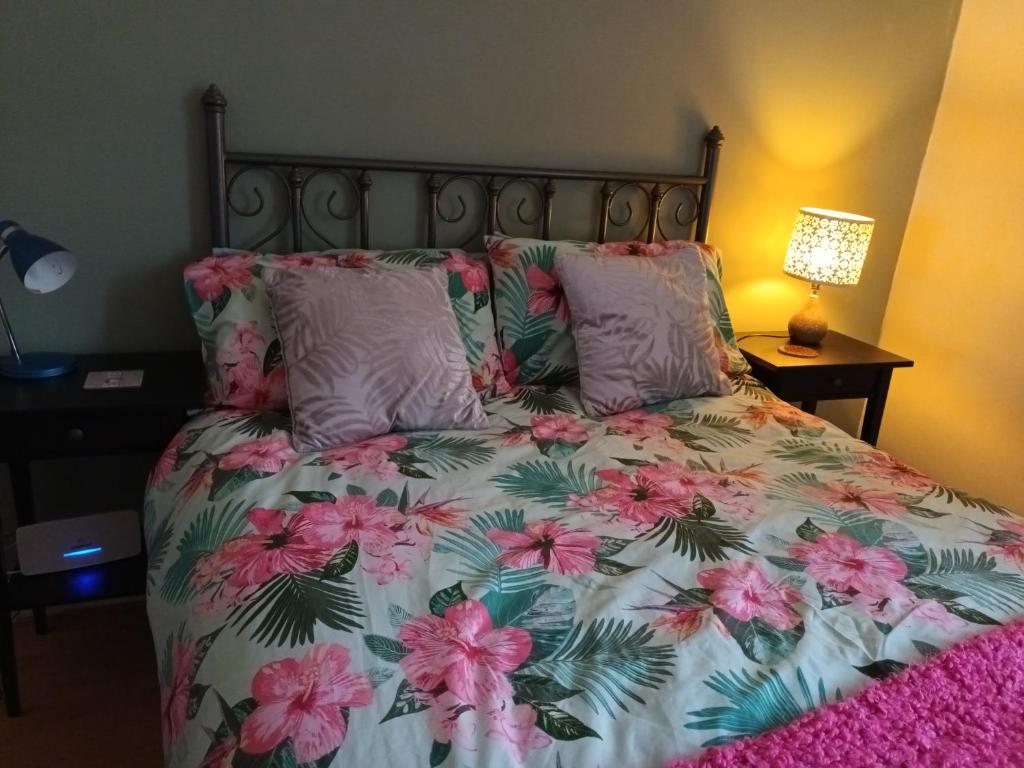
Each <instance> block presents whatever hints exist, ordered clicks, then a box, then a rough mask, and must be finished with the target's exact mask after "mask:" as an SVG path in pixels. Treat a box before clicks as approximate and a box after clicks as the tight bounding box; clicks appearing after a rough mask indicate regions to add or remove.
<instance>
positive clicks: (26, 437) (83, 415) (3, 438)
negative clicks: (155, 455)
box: [0, 408, 185, 460]
mask: <svg viewBox="0 0 1024 768" xmlns="http://www.w3.org/2000/svg"><path fill="white" fill-rule="evenodd" d="M184 420H185V414H184V413H183V412H181V411H178V410H160V409H151V408H150V409H145V410H141V411H139V412H138V413H134V412H133V411H130V410H127V411H126V410H118V411H69V412H67V413H51V414H48V415H47V417H46V418H45V419H38V418H35V419H34V418H31V417H30V416H29V417H23V416H15V417H13V418H10V419H9V420H5V421H8V422H9V423H5V424H4V429H3V434H2V435H0V460H3V459H44V458H58V457H64V456H89V455H96V454H105V453H133V452H135V451H160V450H162V449H163V448H164V447H165V446H166V444H167V443H168V442H169V441H170V439H171V437H173V436H174V433H175V432H176V431H177V429H178V428H179V427H180V426H181V425H182V424H183V423H184Z"/></svg>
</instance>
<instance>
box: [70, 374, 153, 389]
mask: <svg viewBox="0 0 1024 768" xmlns="http://www.w3.org/2000/svg"><path fill="white" fill-rule="evenodd" d="M144 373H145V371H89V373H88V375H87V376H86V377H85V384H84V385H83V387H84V388H85V389H136V388H138V387H141V386H142V375H143V374H144Z"/></svg>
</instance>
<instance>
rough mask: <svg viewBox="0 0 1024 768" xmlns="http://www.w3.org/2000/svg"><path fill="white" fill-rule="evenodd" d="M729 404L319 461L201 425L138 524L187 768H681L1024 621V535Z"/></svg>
mask: <svg viewBox="0 0 1024 768" xmlns="http://www.w3.org/2000/svg"><path fill="white" fill-rule="evenodd" d="M733 389H734V391H733V393H732V394H731V395H729V396H726V397H717V398H696V399H689V400H679V401H675V402H671V403H667V404H662V405H658V406H653V407H649V408H646V409H643V410H638V411H632V412H629V413H626V414H619V415H617V416H612V417H608V418H604V419H591V418H587V417H585V416H584V415H583V412H582V409H581V407H580V403H579V399H578V392H577V391H576V390H574V389H573V388H569V387H563V388H556V387H533V388H523V389H520V390H519V391H518V392H517V393H516V394H515V395H514V396H510V397H506V398H502V399H497V400H493V401H491V402H489V403H487V404H486V410H487V412H488V414H489V421H490V424H489V427H488V428H487V429H485V430H481V431H477V432H454V431H451V432H410V433H396V434H392V435H387V436H383V437H381V438H375V439H372V440H369V441H366V442H364V443H361V444H359V445H356V446H348V447H345V448H341V449H337V450H334V451H328V452H324V453H314V454H304V455H297V454H295V453H294V452H292V450H291V449H290V447H289V435H288V431H287V429H288V424H287V416H286V415H285V414H278V413H257V412H246V411H230V410H217V411H210V412H207V413H204V414H201V415H199V416H197V417H196V418H194V419H193V420H192V421H190V422H189V423H188V424H187V425H186V426H185V427H184V428H183V429H182V430H181V432H180V433H179V434H178V435H177V437H176V438H175V439H174V441H173V442H172V444H171V445H170V446H169V447H168V449H167V451H166V452H165V454H164V455H163V457H162V458H161V460H160V462H159V464H158V465H157V467H156V469H155V470H154V472H153V476H152V478H151V481H150V486H149V489H148V493H147V502H146V537H147V544H148V548H149V553H150V568H149V585H148V598H147V599H148V611H149V617H150V622H151V625H152V630H153V635H154V640H155V644H156V649H157V658H158V663H159V670H160V680H161V692H162V721H163V733H164V747H165V753H166V765H167V766H169V767H174V768H179V767H182V768H183V767H185V766H188V767H189V768H192V767H195V766H257V765H258V766H268V767H269V766H280V767H283V766H288V767H289V768H294V767H295V766H303V767H304V768H310V767H313V766H315V767H316V768H327V766H335V768H340V767H342V766H346V767H347V766H359V767H362V766H371V765H380V766H391V767H392V768H404V767H405V766H409V767H410V768H412V767H416V768H420V767H425V766H431V767H434V766H453V767H454V766H465V767H467V768H497V767H498V766H518V765H525V766H530V767H531V768H542V767H543V768H556V766H564V768H569V767H570V766H588V767H589V766H620V765H629V766H638V767H639V766H660V765H662V764H663V763H664V762H665V761H667V760H668V759H670V758H675V757H679V756H687V755H694V754H697V753H699V752H700V750H701V749H702V748H703V747H704V746H707V745H710V744H719V743H725V742H727V741H730V740H733V739H736V738H740V737H742V736H745V735H749V734H753V733H757V732H760V731H763V730H765V729H768V728H771V727H774V726H778V725H781V724H783V723H785V722H787V721H789V720H791V719H793V718H794V717H796V716H798V715H799V714H800V713H801V712H803V711H806V710H809V709H813V708H815V707H818V706H820V705H821V704H824V703H827V702H830V701H834V700H837V699H840V698H843V697H848V696H850V695H851V694H853V693H855V692H857V691H858V690H860V689H863V688H864V687H866V686H868V685H871V684H872V683H873V681H874V680H876V679H878V678H881V677H884V676H885V675H887V674H889V673H891V672H892V671H894V670H897V669H902V668H903V666H905V665H907V664H914V663H917V662H919V661H921V660H922V659H923V658H925V657H927V656H929V655H931V654H932V653H934V652H935V651H936V650H938V649H941V648H944V647H947V646H949V645H951V644H954V643H956V642H958V641H961V640H963V639H965V638H967V637H969V636H972V635H974V634H976V633H978V632H982V631H984V630H985V629H986V627H989V626H994V625H998V624H1001V623H1005V622H1006V621H1007V620H1009V619H1011V618H1014V617H1019V616H1022V615H1024V574H1022V569H1024V521H1021V520H1020V518H1017V517H1015V516H1013V515H1012V514H1011V513H1010V512H1009V511H1008V510H1005V509H1002V508H1000V507H998V506H996V505H993V504H990V503H988V502H986V501H984V500H982V499H978V498H974V497H971V496H969V495H967V494H964V493H962V492H959V491H957V490H955V489H951V488H946V487H944V486H941V485H939V484H937V483H935V482H934V481H933V480H931V479H930V478H928V477H926V476H924V475H922V474H921V473H919V472H917V471H916V470H914V469H913V468H911V467H908V466H906V465H904V464H902V463H900V462H899V461H897V460H895V459H894V458H892V457H891V456H889V455H887V454H886V453H884V452H881V451H878V450H875V449H873V448H872V447H871V446H869V445H867V444H865V443H862V442H860V441H858V440H855V439H853V438H851V437H850V436H848V435H846V434H845V433H843V432H841V431H840V430H838V429H836V428H835V427H833V426H831V425H829V424H828V423H826V422H824V421H822V420H820V419H817V418H815V417H813V416H810V415H807V414H805V413H803V412H801V411H799V410H797V409H795V408H793V407H792V406H790V405H788V404H786V403H783V402H781V401H779V400H778V399H776V398H775V397H774V396H772V395H771V394H770V393H769V392H768V391H767V390H766V389H765V388H764V387H763V386H761V385H760V384H759V383H758V382H756V381H755V380H754V379H752V378H749V377H741V378H739V379H737V380H736V381H735V382H734V387H733Z"/></svg>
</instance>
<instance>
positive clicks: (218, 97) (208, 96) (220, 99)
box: [203, 83, 228, 109]
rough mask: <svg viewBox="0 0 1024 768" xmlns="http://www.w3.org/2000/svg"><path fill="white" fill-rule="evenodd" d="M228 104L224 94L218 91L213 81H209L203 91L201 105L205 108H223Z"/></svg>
mask: <svg viewBox="0 0 1024 768" xmlns="http://www.w3.org/2000/svg"><path fill="white" fill-rule="evenodd" d="M227 105H228V100H227V99H226V98H225V97H224V94H223V93H221V92H220V88H218V87H217V86H216V85H215V84H214V83H210V87H209V88H207V89H206V91H205V92H204V93H203V106H204V107H207V108H211V107H212V108H217V107H219V108H221V109H223V108H224V107H226V106H227Z"/></svg>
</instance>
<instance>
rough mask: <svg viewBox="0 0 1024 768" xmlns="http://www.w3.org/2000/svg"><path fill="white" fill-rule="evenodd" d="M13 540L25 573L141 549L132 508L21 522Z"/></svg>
mask: <svg viewBox="0 0 1024 768" xmlns="http://www.w3.org/2000/svg"><path fill="white" fill-rule="evenodd" d="M16 539H17V547H18V563H19V564H20V566H21V572H22V574H23V575H25V576H38V575H40V574H44V573H57V572H59V571H70V570H72V569H74V568H82V567H84V566H87V565H97V564H99V563H109V562H112V561H114V560H123V559H125V558H128V557H134V556H135V555H137V554H139V553H140V552H142V537H141V534H140V529H139V516H138V514H137V513H136V512H135V510H132V509H124V510H118V511H116V512H101V513H100V514H98V515H88V516H86V517H71V518H68V519H66V520H52V521H50V522H46V523H35V524H34V525H23V526H21V527H20V528H18V530H17V532H16Z"/></svg>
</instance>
